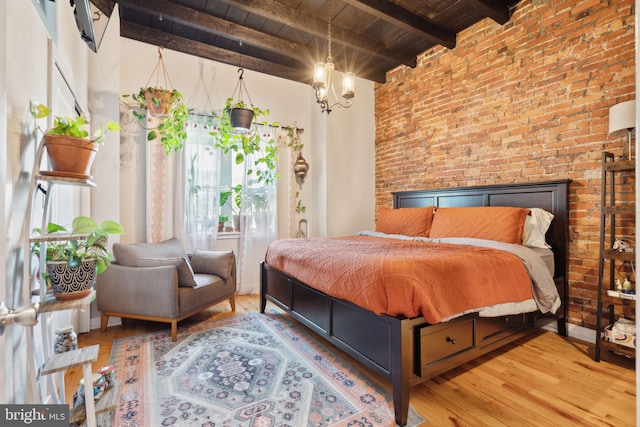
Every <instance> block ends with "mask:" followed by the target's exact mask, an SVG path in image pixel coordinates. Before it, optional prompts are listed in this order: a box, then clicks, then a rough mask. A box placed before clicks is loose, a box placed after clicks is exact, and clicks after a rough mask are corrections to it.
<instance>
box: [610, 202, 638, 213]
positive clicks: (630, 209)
mask: <svg viewBox="0 0 640 427" xmlns="http://www.w3.org/2000/svg"><path fill="white" fill-rule="evenodd" d="M604 213H605V214H607V215H635V214H636V204H635V203H629V204H627V205H615V206H605V207H604Z"/></svg>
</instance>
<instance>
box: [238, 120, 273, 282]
mask: <svg viewBox="0 0 640 427" xmlns="http://www.w3.org/2000/svg"><path fill="white" fill-rule="evenodd" d="M258 131H259V132H260V135H261V138H262V140H263V141H264V142H266V141H268V140H269V139H272V138H273V139H275V135H274V134H273V132H274V131H275V129H274V128H271V127H269V126H262V125H258ZM254 162H255V157H254V156H252V155H249V156H247V157H246V158H245V162H244V165H245V175H244V182H243V184H242V189H243V190H242V205H241V209H240V251H239V252H240V253H239V260H238V294H256V293H259V292H260V263H261V262H262V261H264V257H265V254H266V252H267V247H268V246H269V244H270V243H271V242H273V241H274V240H276V238H277V230H276V224H277V223H278V215H277V212H278V209H277V208H278V205H277V191H276V188H277V187H276V183H275V182H274V183H271V184H270V185H265V183H264V182H258V180H257V179H256V178H255V175H254V174H252V175H247V174H246V171H247V170H248V169H249V168H253V169H255V168H257V167H260V166H259V165H256V164H255V163H254Z"/></svg>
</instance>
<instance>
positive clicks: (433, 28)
mask: <svg viewBox="0 0 640 427" xmlns="http://www.w3.org/2000/svg"><path fill="white" fill-rule="evenodd" d="M343 1H344V2H345V3H348V4H350V5H351V6H353V7H356V8H358V9H360V10H362V11H363V12H366V13H368V14H370V15H372V16H375V17H376V18H379V19H382V20H384V21H386V22H389V23H390V24H393V25H395V26H398V27H400V28H403V29H404V30H406V31H409V32H411V33H413V34H416V35H418V36H420V37H424V38H426V39H428V40H430V41H432V42H434V43H436V44H439V45H442V46H445V47H447V48H449V49H453V48H454V47H455V46H456V34H455V33H452V32H451V31H449V30H447V29H446V28H443V27H441V26H440V25H437V24H436V23H434V22H431V21H429V20H427V19H425V18H423V17H421V16H418V15H416V14H415V13H413V12H411V11H409V10H407V9H405V8H403V7H401V6H398V5H397V4H395V3H392V2H390V1H388V0H343Z"/></svg>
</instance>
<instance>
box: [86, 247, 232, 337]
mask: <svg viewBox="0 0 640 427" xmlns="http://www.w3.org/2000/svg"><path fill="white" fill-rule="evenodd" d="M113 254H114V256H115V261H114V262H112V263H111V265H110V266H109V267H108V268H107V269H106V271H105V272H104V273H102V274H100V275H98V277H97V279H96V298H97V303H98V310H99V311H100V312H101V329H102V331H105V330H106V328H107V322H108V320H109V317H110V316H117V317H124V318H132V319H143V320H151V321H156V322H167V323H170V324H171V339H172V341H176V339H177V329H178V322H179V321H180V320H182V319H185V318H187V317H189V316H191V315H193V314H195V313H198V312H200V311H202V310H204V309H206V308H209V307H211V306H212V305H215V304H218V303H219V302H222V301H224V300H227V299H228V300H229V303H230V304H231V310H232V311H235V309H236V306H235V292H236V262H235V254H234V253H233V251H196V252H194V253H193V254H187V253H186V252H185V250H184V248H183V247H182V245H181V244H180V242H178V240H176V239H169V240H165V241H164V242H160V243H135V244H128V245H127V244H120V243H115V244H114V245H113Z"/></svg>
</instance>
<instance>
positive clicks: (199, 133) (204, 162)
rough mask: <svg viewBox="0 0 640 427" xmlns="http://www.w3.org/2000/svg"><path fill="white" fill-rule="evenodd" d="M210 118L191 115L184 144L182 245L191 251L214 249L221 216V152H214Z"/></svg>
mask: <svg viewBox="0 0 640 427" xmlns="http://www.w3.org/2000/svg"><path fill="white" fill-rule="evenodd" d="M210 121H211V120H210V118H209V117H207V116H199V115H192V116H191V118H190V119H189V122H188V130H187V135H188V136H187V142H186V144H185V145H184V148H183V150H184V165H185V173H184V178H185V184H186V187H185V209H184V211H183V212H184V223H185V224H184V236H183V239H182V242H183V245H184V246H185V249H187V251H188V252H193V251H195V250H196V249H202V250H213V249H214V247H215V243H216V238H217V235H218V217H219V215H220V206H219V199H220V170H221V155H220V150H216V149H213V148H212V147H211V144H212V141H211V140H212V138H213V137H212V136H211V135H210V134H209V132H210V131H211V130H210V127H211V124H210Z"/></svg>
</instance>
